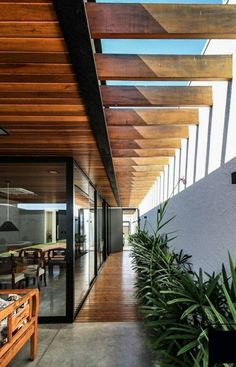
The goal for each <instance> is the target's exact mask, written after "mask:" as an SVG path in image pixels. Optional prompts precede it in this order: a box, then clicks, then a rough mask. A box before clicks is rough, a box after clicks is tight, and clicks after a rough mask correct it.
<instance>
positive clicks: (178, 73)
mask: <svg viewBox="0 0 236 367" xmlns="http://www.w3.org/2000/svg"><path fill="white" fill-rule="evenodd" d="M95 60H96V65H97V71H98V78H99V79H100V80H188V81H191V80H230V79H232V56H231V55H194V56H193V55H117V54H104V55H103V54H96V55H95Z"/></svg>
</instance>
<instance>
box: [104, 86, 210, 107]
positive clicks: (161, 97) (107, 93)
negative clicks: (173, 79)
mask: <svg viewBox="0 0 236 367" xmlns="http://www.w3.org/2000/svg"><path fill="white" fill-rule="evenodd" d="M100 88H101V93H102V99H103V104H104V106H105V107H109V106H114V107H119V106H120V107H136V106H137V107H139V106H140V107H151V106H156V107H167V106H173V107H174V106H175V107H176V106H177V107H181V106H183V107H184V106H191V107H194V106H195V107H196V106H205V107H208V106H212V88H211V87H205V86H203V87H202V86H201V87H172V86H171V87H169V86H168V87H134V86H107V85H101V87H100Z"/></svg>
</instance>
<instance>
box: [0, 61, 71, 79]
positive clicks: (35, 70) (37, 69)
mask: <svg viewBox="0 0 236 367" xmlns="http://www.w3.org/2000/svg"><path fill="white" fill-rule="evenodd" d="M2 74H11V75H21V74H23V75H30V76H32V75H35V74H36V75H45V74H46V75H51V74H53V75H54V74H56V75H58V74H73V69H72V66H71V65H70V64H69V63H65V64H62V63H60V64H57V63H53V64H47V62H46V61H45V62H44V63H39V62H37V63H34V62H27V63H20V62H18V63H15V64H14V63H9V62H8V63H0V75H2Z"/></svg>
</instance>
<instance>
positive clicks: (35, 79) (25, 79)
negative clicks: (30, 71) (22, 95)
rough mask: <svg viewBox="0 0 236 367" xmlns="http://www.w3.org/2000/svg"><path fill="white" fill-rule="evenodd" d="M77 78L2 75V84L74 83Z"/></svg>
mask: <svg viewBox="0 0 236 367" xmlns="http://www.w3.org/2000/svg"><path fill="white" fill-rule="evenodd" d="M75 81H76V78H75V76H74V75H73V74H64V75H61V74H60V75H52V74H51V75H12V74H3V75H1V74H0V83H1V82H3V83H6V82H9V83H11V82H17V83H19V82H22V83H57V84H58V83H73V82H75Z"/></svg>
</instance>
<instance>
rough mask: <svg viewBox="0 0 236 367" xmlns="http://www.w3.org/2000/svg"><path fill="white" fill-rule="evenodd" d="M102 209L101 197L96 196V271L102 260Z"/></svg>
mask: <svg viewBox="0 0 236 367" xmlns="http://www.w3.org/2000/svg"><path fill="white" fill-rule="evenodd" d="M104 242H105V241H104V207H103V200H102V198H101V196H100V195H99V194H98V195H97V269H99V268H100V267H101V265H102V263H103V260H104V250H105V248H104Z"/></svg>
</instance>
